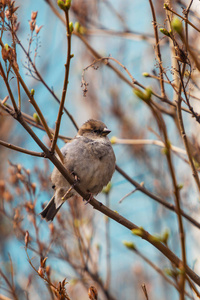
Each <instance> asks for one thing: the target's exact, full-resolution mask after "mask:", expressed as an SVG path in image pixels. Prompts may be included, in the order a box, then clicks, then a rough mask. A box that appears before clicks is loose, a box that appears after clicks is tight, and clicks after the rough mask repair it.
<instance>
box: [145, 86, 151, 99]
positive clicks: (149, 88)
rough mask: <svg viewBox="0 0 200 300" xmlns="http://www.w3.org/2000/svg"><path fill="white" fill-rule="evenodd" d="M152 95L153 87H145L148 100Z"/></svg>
mask: <svg viewBox="0 0 200 300" xmlns="http://www.w3.org/2000/svg"><path fill="white" fill-rule="evenodd" d="M151 95H152V89H151V87H147V88H146V89H145V96H146V100H149V99H151Z"/></svg>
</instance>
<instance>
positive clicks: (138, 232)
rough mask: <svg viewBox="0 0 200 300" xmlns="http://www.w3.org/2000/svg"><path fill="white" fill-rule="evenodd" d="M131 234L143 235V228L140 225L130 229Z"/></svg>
mask: <svg viewBox="0 0 200 300" xmlns="http://www.w3.org/2000/svg"><path fill="white" fill-rule="evenodd" d="M131 232H132V234H134V235H137V236H143V233H144V229H143V228H142V227H139V228H137V229H132V230H131Z"/></svg>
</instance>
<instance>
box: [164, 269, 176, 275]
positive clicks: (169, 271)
mask: <svg viewBox="0 0 200 300" xmlns="http://www.w3.org/2000/svg"><path fill="white" fill-rule="evenodd" d="M164 273H165V274H166V275H167V276H170V277H173V276H174V272H173V270H172V269H169V268H165V269H164Z"/></svg>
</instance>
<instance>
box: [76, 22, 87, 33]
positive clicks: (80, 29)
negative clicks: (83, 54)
mask: <svg viewBox="0 0 200 300" xmlns="http://www.w3.org/2000/svg"><path fill="white" fill-rule="evenodd" d="M74 30H75V31H76V32H78V33H80V34H85V33H86V28H85V27H83V26H81V24H80V23H79V22H76V23H75V24H74Z"/></svg>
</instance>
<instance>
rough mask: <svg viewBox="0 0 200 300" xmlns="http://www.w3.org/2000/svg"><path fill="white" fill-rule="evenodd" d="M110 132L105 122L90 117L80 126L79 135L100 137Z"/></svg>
mask: <svg viewBox="0 0 200 300" xmlns="http://www.w3.org/2000/svg"><path fill="white" fill-rule="evenodd" d="M110 132H111V131H110V130H109V129H108V128H107V127H106V125H105V124H104V123H103V122H101V121H99V120H93V119H90V120H88V121H87V122H85V123H84V124H83V125H82V126H81V127H80V129H79V131H78V135H79V136H86V137H89V138H93V139H98V138H101V137H106V136H107V135H108V134H109V133H110Z"/></svg>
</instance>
